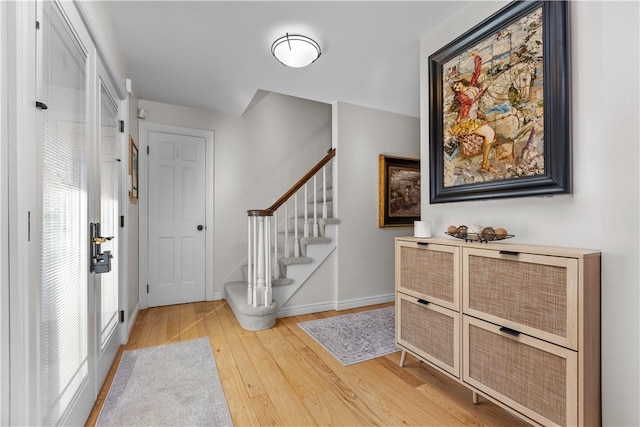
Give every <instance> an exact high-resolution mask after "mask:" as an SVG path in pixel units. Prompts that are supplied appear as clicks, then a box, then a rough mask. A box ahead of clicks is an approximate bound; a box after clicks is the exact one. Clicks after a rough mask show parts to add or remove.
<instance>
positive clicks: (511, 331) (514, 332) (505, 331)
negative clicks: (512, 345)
mask: <svg viewBox="0 0 640 427" xmlns="http://www.w3.org/2000/svg"><path fill="white" fill-rule="evenodd" d="M500 332H504V333H505V334H509V335H513V336H514V337H517V336H518V335H520V332H518V331H516V330H515V329H511V328H507V327H506V326H503V327H501V328H500Z"/></svg>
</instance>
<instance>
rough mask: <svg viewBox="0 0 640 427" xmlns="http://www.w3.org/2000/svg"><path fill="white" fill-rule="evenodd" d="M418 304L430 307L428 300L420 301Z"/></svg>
mask: <svg viewBox="0 0 640 427" xmlns="http://www.w3.org/2000/svg"><path fill="white" fill-rule="evenodd" d="M418 302H419V303H420V304H424V305H428V304H429V301H427V300H426V299H419V300H418Z"/></svg>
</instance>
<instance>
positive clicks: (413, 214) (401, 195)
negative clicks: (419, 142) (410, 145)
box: [378, 154, 420, 227]
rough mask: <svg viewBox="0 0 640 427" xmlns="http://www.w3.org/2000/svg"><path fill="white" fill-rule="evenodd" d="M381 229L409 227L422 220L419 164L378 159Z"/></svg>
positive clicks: (417, 162)
mask: <svg viewBox="0 0 640 427" xmlns="http://www.w3.org/2000/svg"><path fill="white" fill-rule="evenodd" d="M378 164H379V180H380V181H379V195H378V201H379V202H378V227H408V226H413V222H414V221H418V220H420V160H419V159H413V158H407V157H393V156H386V155H384V154H380V156H379V162H378Z"/></svg>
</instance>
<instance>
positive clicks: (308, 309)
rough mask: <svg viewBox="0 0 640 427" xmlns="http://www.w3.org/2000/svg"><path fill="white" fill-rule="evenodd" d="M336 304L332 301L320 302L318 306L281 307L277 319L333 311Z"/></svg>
mask: <svg viewBox="0 0 640 427" xmlns="http://www.w3.org/2000/svg"><path fill="white" fill-rule="evenodd" d="M335 307H336V304H335V302H333V301H329V302H322V303H318V304H305V305H298V306H295V307H283V308H281V309H280V310H278V314H277V315H276V317H277V318H280V317H291V316H300V315H302V314H311V313H320V312H322V311H331V310H335Z"/></svg>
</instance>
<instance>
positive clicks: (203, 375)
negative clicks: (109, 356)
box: [96, 338, 233, 426]
mask: <svg viewBox="0 0 640 427" xmlns="http://www.w3.org/2000/svg"><path fill="white" fill-rule="evenodd" d="M231 425H233V423H232V421H231V415H230V413H229V407H228V406H227V400H226V398H225V396H224V391H223V390H222V385H221V384H220V377H219V375H218V369H217V367H216V362H215V360H214V358H213V353H212V352H211V345H210V344H209V339H208V338H200V339H197V340H191V341H183V342H179V343H175V344H165V345H161V346H158V347H150V348H145V349H141V350H133V351H125V352H124V354H123V355H122V360H121V361H120V365H119V366H118V371H117V372H116V376H115V378H114V380H113V384H112V385H111V388H110V389H109V394H108V395H107V399H106V400H105V402H104V405H103V406H102V410H101V411H100V415H99V417H98V421H97V422H96V426H231Z"/></svg>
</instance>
